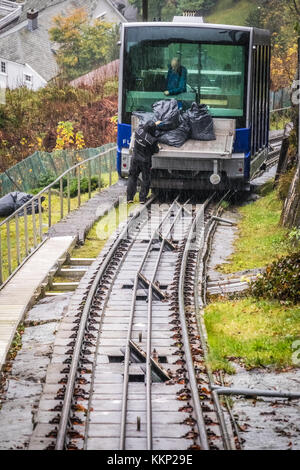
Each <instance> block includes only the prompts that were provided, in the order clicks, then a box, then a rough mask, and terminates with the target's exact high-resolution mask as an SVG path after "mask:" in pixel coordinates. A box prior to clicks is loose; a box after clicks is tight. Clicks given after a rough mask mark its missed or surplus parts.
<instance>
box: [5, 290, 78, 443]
mask: <svg viewBox="0 0 300 470" xmlns="http://www.w3.org/2000/svg"><path fill="white" fill-rule="evenodd" d="M71 295H72V294H66V295H63V296H59V297H55V298H45V299H43V300H41V301H40V302H38V303H37V304H36V305H35V306H34V307H33V308H32V309H31V310H30V311H29V312H28V313H27V315H26V318H25V321H24V324H25V331H24V334H23V336H22V348H21V349H20V351H19V352H18V354H17V356H16V358H15V360H14V361H13V362H12V367H11V370H10V372H9V373H8V374H7V379H6V381H5V382H4V389H3V390H2V393H1V395H0V423H1V426H0V449H2V450H4V449H26V447H27V445H28V443H29V439H30V436H31V433H32V431H33V422H34V413H35V412H36V409H37V406H38V403H39V399H40V396H41V393H42V387H43V382H44V380H45V377H46V371H47V367H48V364H49V362H50V357H51V354H52V345H53V342H54V338H55V333H56V330H57V327H58V324H59V321H60V320H61V319H62V318H63V316H64V315H65V313H66V311H67V307H68V304H69V300H70V296H71Z"/></svg>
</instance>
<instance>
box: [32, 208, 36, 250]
mask: <svg viewBox="0 0 300 470" xmlns="http://www.w3.org/2000/svg"><path fill="white" fill-rule="evenodd" d="M31 211H32V229H33V244H34V248H36V247H37V236H36V221H35V207H34V200H33V201H32V203H31Z"/></svg>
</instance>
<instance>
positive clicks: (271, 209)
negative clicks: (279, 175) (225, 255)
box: [218, 190, 289, 274]
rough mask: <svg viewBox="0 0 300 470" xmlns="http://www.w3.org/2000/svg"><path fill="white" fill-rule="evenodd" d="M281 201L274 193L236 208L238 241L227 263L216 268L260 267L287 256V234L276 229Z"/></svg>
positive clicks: (227, 269)
mask: <svg viewBox="0 0 300 470" xmlns="http://www.w3.org/2000/svg"><path fill="white" fill-rule="evenodd" d="M281 210H282V202H281V201H279V199H278V197H277V194H276V191H273V190H272V191H271V192H269V193H268V194H267V195H266V196H264V197H262V198H261V199H259V200H258V201H255V202H254V203H251V204H248V205H246V206H244V207H241V208H240V209H239V213H240V214H241V216H242V219H241V221H240V222H239V223H238V238H237V239H236V241H235V243H234V253H233V255H232V256H231V257H230V258H229V260H228V261H229V263H228V264H223V265H220V266H218V270H219V271H221V272H224V273H227V274H229V273H235V272H238V271H243V270H246V269H254V268H261V267H264V266H266V265H267V264H269V263H271V262H272V261H274V260H275V259H277V258H278V257H279V256H283V255H286V254H287V253H288V248H289V244H288V241H287V236H288V232H287V230H285V229H283V228H282V227H280V226H279V221H280V215H281Z"/></svg>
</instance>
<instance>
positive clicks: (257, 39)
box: [123, 17, 271, 45]
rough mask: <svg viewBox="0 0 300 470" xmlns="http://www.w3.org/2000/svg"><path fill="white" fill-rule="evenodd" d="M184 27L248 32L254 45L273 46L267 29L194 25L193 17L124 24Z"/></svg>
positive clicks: (129, 25)
mask: <svg viewBox="0 0 300 470" xmlns="http://www.w3.org/2000/svg"><path fill="white" fill-rule="evenodd" d="M146 26H153V27H164V26H166V27H172V26H173V27H174V26H176V27H183V28H190V27H193V28H201V29H205V28H207V29H209V28H210V29H219V28H222V29H227V30H231V31H248V32H249V33H250V35H252V37H253V45H270V44H271V33H270V31H269V30H267V29H259V28H254V27H251V26H237V25H224V24H214V23H199V22H198V23H196V22H195V23H193V22H192V17H191V22H177V21H176V22H171V21H169V22H163V21H160V22H158V21H153V22H135V23H123V27H124V28H133V27H140V28H143V27H146Z"/></svg>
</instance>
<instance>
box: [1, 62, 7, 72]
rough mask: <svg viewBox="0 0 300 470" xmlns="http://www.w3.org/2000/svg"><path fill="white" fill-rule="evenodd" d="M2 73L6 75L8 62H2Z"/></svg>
mask: <svg viewBox="0 0 300 470" xmlns="http://www.w3.org/2000/svg"><path fill="white" fill-rule="evenodd" d="M1 72H2V73H6V62H2V61H1Z"/></svg>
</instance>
